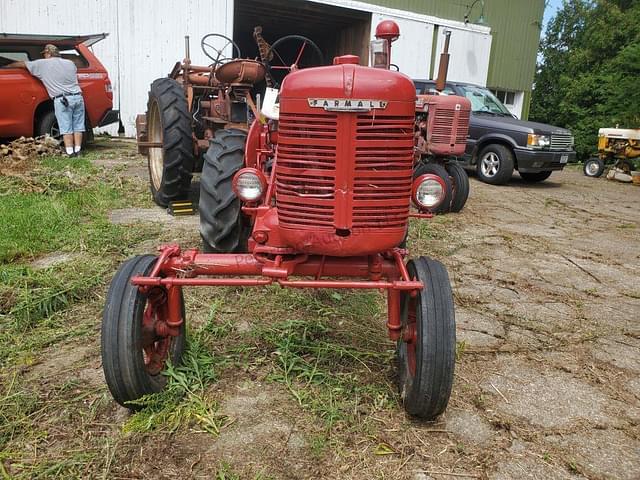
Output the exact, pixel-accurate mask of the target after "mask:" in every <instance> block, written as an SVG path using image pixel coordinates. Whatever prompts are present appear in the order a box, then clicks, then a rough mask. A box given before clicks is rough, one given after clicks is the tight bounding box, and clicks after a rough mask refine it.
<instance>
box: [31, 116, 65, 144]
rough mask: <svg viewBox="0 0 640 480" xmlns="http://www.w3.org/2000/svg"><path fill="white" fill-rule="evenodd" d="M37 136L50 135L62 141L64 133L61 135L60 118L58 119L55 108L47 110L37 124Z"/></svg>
mask: <svg viewBox="0 0 640 480" xmlns="http://www.w3.org/2000/svg"><path fill="white" fill-rule="evenodd" d="M35 133H36V137H40V136H42V135H49V136H51V137H53V138H55V139H56V140H58V141H60V142H62V135H60V128H59V127H58V120H56V114H55V112H54V111H53V110H49V111H47V112H45V113H44V114H43V115H42V116H41V117H40V119H39V120H38V124H37V125H36V132H35Z"/></svg>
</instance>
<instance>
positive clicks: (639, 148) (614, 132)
mask: <svg viewBox="0 0 640 480" xmlns="http://www.w3.org/2000/svg"><path fill="white" fill-rule="evenodd" d="M637 158H640V129H637V128H636V129H631V128H601V129H600V130H598V156H597V157H593V158H590V159H589V160H587V161H586V162H585V164H584V174H585V175H586V176H587V177H599V176H600V175H602V172H604V167H605V163H610V162H613V167H615V168H619V169H620V170H622V171H624V173H626V174H631V172H632V171H634V170H636V168H634V167H635V166H634V159H637Z"/></svg>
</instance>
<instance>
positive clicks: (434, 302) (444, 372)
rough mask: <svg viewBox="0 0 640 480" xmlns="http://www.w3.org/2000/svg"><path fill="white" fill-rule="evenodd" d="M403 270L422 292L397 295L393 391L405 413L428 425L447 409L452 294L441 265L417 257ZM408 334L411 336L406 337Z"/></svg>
mask: <svg viewBox="0 0 640 480" xmlns="http://www.w3.org/2000/svg"><path fill="white" fill-rule="evenodd" d="M407 269H408V271H409V276H410V277H411V278H413V279H416V280H419V281H420V282H422V283H423V285H424V287H423V288H422V290H420V291H419V292H418V294H417V295H416V296H415V297H411V295H410V293H409V292H406V291H402V293H401V300H400V318H401V322H402V330H401V334H400V335H401V337H400V340H398V344H397V350H396V355H397V357H396V358H397V363H398V387H399V390H400V396H401V398H402V402H403V404H404V408H405V409H406V411H407V413H409V414H410V415H415V416H417V417H420V418H423V419H425V420H433V419H435V418H436V417H437V416H438V415H440V414H441V413H442V412H444V410H445V409H446V408H447V403H448V402H449V397H450V395H451V388H452V385H453V374H454V370H455V360H456V321H455V313H454V307H453V293H452V291H451V284H450V283H449V275H448V274H447V270H446V269H445V267H444V265H442V263H440V262H438V261H436V260H433V259H430V258H427V257H420V258H417V259H414V260H411V261H409V263H408V264H407ZM414 329H415V330H414ZM413 331H415V335H412V334H411V332H413ZM406 336H409V339H407V338H406Z"/></svg>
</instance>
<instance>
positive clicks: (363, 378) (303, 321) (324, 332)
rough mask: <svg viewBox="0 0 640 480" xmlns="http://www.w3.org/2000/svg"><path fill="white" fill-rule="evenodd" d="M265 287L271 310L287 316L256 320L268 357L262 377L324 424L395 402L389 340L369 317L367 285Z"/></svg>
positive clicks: (374, 301)
mask: <svg viewBox="0 0 640 480" xmlns="http://www.w3.org/2000/svg"><path fill="white" fill-rule="evenodd" d="M270 293H274V295H269V296H268V297H267V298H268V299H271V301H274V300H275V303H276V305H275V306H274V310H275V311H276V312H278V313H280V314H281V313H283V312H286V316H287V317H288V318H287V319H285V320H280V321H279V322H277V323H275V324H274V325H263V326H262V327H260V328H258V329H256V331H255V332H254V337H255V338H256V340H257V343H258V344H259V345H260V348H261V349H262V351H265V352H268V353H267V354H268V355H269V356H270V358H271V359H272V364H271V367H272V372H271V374H270V375H269V378H270V379H271V380H272V381H275V382H278V383H281V384H283V385H284V386H286V388H287V390H288V391H289V392H290V393H291V395H292V396H293V397H294V398H295V400H296V402H297V403H298V404H299V405H300V406H301V407H302V408H304V409H306V410H309V411H311V412H312V413H313V414H315V415H316V416H318V417H319V418H321V419H322V420H323V421H324V423H325V426H326V428H327V430H329V431H330V430H331V429H333V428H334V427H335V426H336V425H337V424H343V425H346V426H348V427H349V426H354V425H356V424H361V423H362V422H363V421H364V418H365V417H366V416H367V415H369V414H371V413H372V412H374V411H376V410H380V409H386V408H388V407H390V406H391V405H395V402H396V398H395V390H394V388H393V386H392V385H391V381H390V377H391V371H390V370H391V368H392V366H393V362H392V359H393V351H392V349H391V348H390V347H392V345H391V344H390V343H387V342H386V340H384V335H385V333H386V330H385V329H384V324H383V323H382V322H380V323H378V324H376V322H375V321H372V320H373V319H377V318H379V317H380V313H381V312H380V305H379V298H378V296H377V294H376V293H375V292H340V293H338V292H329V291H322V290H319V291H303V290H279V291H278V290H275V291H274V292H270ZM267 301H269V300H267ZM292 310H293V311H292Z"/></svg>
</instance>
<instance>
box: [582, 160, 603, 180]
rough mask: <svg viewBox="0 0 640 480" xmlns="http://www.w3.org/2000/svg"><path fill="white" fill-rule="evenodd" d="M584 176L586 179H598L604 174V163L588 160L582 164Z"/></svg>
mask: <svg viewBox="0 0 640 480" xmlns="http://www.w3.org/2000/svg"><path fill="white" fill-rule="evenodd" d="M583 171H584V174H585V175H586V176H587V177H599V176H600V175H602V172H604V162H603V161H602V160H600V159H599V158H596V157H594V158H590V159H589V160H587V161H586V162H584V167H583Z"/></svg>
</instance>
